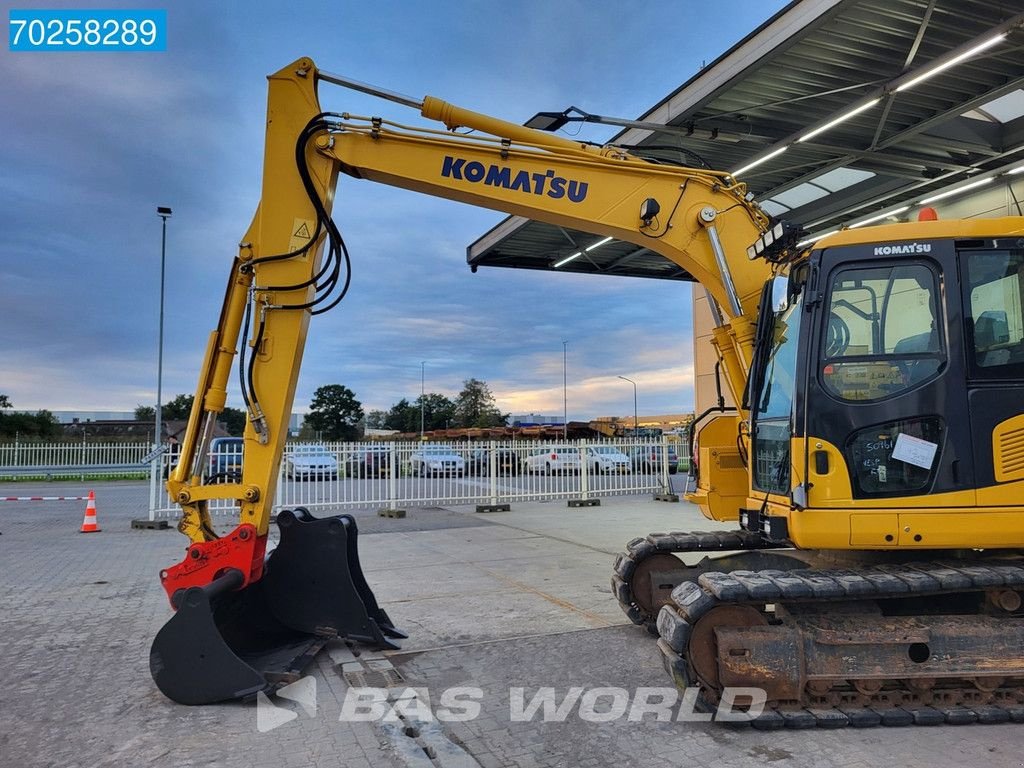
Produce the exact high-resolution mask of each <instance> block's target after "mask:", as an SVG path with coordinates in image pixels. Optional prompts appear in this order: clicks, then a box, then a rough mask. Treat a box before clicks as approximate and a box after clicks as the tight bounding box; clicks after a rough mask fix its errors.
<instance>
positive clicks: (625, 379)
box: [619, 376, 639, 440]
mask: <svg viewBox="0 0 1024 768" xmlns="http://www.w3.org/2000/svg"><path fill="white" fill-rule="evenodd" d="M619 378H620V379H622V380H623V381H628V382H629V383H630V384H632V385H633V439H634V440H635V439H636V436H637V433H638V432H639V428H638V426H637V418H636V382H635V381H633V380H632V379H627V378H626V377H625V376H619Z"/></svg>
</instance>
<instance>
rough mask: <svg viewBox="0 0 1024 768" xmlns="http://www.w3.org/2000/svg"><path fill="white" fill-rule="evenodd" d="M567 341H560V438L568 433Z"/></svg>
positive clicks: (566, 436) (566, 437)
mask: <svg viewBox="0 0 1024 768" xmlns="http://www.w3.org/2000/svg"><path fill="white" fill-rule="evenodd" d="M568 343H569V342H568V341H565V340H563V341H562V439H563V440H567V439H568V435H569V395H568V390H567V389H566V378H565V354H566V352H565V350H566V345H567V344H568Z"/></svg>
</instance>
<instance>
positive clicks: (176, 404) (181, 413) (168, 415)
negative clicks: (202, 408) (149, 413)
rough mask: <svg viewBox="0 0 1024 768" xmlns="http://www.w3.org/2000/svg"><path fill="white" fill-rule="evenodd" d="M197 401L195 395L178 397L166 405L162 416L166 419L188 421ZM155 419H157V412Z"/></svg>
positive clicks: (162, 409)
mask: <svg viewBox="0 0 1024 768" xmlns="http://www.w3.org/2000/svg"><path fill="white" fill-rule="evenodd" d="M195 399H196V396H195V395H178V396H177V397H175V398H174V399H173V400H171V401H170V402H167V403H164V405H163V407H162V408H161V409H160V414H161V416H162V417H163V418H164V419H178V420H181V419H187V418H188V417H189V414H190V413H192V403H193V401H194V400H195ZM153 418H156V412H155V410H154V413H153Z"/></svg>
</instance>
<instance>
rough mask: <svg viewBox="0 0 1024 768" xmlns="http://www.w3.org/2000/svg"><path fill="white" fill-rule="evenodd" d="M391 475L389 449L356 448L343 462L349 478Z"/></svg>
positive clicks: (374, 447) (383, 447) (385, 447)
mask: <svg viewBox="0 0 1024 768" xmlns="http://www.w3.org/2000/svg"><path fill="white" fill-rule="evenodd" d="M390 473H391V449H390V448H388V447H387V446H383V445H368V446H366V447H365V448H358V449H356V450H355V451H353V452H352V453H351V454H349V457H348V458H347V459H346V460H345V474H346V475H348V476H349V477H381V476H384V475H389V474H390Z"/></svg>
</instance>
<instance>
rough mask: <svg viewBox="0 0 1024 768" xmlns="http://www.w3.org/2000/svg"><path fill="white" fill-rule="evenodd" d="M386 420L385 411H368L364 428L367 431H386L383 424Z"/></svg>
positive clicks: (386, 414) (386, 413)
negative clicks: (365, 427)
mask: <svg viewBox="0 0 1024 768" xmlns="http://www.w3.org/2000/svg"><path fill="white" fill-rule="evenodd" d="M387 418H388V412H387V411H370V412H369V413H368V414H366V426H367V428H368V429H387V427H385V426H384V422H385V421H386V420H387Z"/></svg>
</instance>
